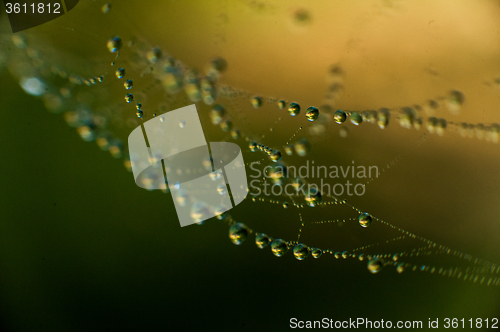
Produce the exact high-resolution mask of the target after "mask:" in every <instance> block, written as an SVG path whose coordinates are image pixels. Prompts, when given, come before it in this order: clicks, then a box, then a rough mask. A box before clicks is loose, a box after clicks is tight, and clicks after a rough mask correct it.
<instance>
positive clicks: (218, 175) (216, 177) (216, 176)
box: [209, 165, 222, 181]
mask: <svg viewBox="0 0 500 332" xmlns="http://www.w3.org/2000/svg"><path fill="white" fill-rule="evenodd" d="M210 170H212V165H210ZM209 176H210V179H211V180H212V181H216V180H219V179H220V178H221V177H222V173H221V172H211V173H210V175H209Z"/></svg>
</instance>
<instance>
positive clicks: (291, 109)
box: [288, 103, 300, 116]
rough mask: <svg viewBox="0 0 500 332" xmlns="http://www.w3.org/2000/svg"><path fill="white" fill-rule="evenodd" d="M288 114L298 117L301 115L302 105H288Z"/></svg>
mask: <svg viewBox="0 0 500 332" xmlns="http://www.w3.org/2000/svg"><path fill="white" fill-rule="evenodd" d="M288 113H290V115H291V116H297V115H298V114H299V113H300V105H299V104H297V103H291V104H290V105H288Z"/></svg>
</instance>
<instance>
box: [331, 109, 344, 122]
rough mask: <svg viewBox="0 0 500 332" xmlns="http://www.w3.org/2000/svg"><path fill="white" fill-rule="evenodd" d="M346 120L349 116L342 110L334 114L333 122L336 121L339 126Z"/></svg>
mask: <svg viewBox="0 0 500 332" xmlns="http://www.w3.org/2000/svg"><path fill="white" fill-rule="evenodd" d="M346 119H347V114H346V113H345V112H344V111H342V110H336V111H335V113H334V114H333V120H335V122H336V123H338V124H342V123H344V122H345V120H346Z"/></svg>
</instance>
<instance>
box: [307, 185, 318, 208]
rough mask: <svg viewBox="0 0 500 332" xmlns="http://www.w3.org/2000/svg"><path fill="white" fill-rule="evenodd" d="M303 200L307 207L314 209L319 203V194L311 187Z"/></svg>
mask: <svg viewBox="0 0 500 332" xmlns="http://www.w3.org/2000/svg"><path fill="white" fill-rule="evenodd" d="M305 200H306V203H307V205H309V206H311V207H314V206H316V205H318V204H319V203H321V192H319V191H318V189H316V188H315V187H313V186H311V187H310V188H309V190H308V191H307V194H306V197H305Z"/></svg>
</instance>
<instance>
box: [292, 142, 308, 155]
mask: <svg viewBox="0 0 500 332" xmlns="http://www.w3.org/2000/svg"><path fill="white" fill-rule="evenodd" d="M294 148H295V153H296V154H298V155H299V156H301V157H304V156H305V155H306V154H307V153H308V152H309V150H310V149H311V145H310V144H309V142H308V141H307V139H305V138H302V139H301V140H299V141H298V142H297V143H295V145H294Z"/></svg>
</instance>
